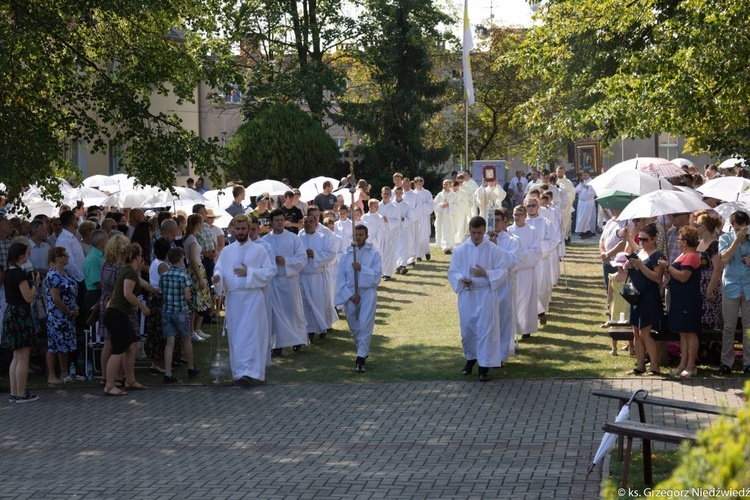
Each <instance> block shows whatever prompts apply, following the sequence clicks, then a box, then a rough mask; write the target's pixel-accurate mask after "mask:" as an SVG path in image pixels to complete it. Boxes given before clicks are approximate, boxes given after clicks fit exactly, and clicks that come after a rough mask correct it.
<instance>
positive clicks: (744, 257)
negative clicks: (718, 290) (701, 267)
mask: <svg viewBox="0 0 750 500" xmlns="http://www.w3.org/2000/svg"><path fill="white" fill-rule="evenodd" d="M729 223H730V224H731V225H732V231H729V232H728V233H725V234H722V235H721V237H720V238H719V254H720V255H721V261H722V262H723V263H724V273H723V275H722V284H723V286H724V290H723V293H722V297H721V314H722V316H723V318H724V332H723V336H722V341H721V365H720V366H719V375H729V374H731V373H732V365H733V364H734V331H735V328H736V326H737V315H738V314H739V312H740V311H742V328H743V330H744V332H745V333H744V336H743V339H742V366H743V367H744V372H745V374H750V335H748V333H747V332H748V328H750V241H748V224H750V216H748V215H747V214H746V213H745V212H742V211H739V210H738V211H737V212H734V213H733V214H732V215H731V217H730V218H729Z"/></svg>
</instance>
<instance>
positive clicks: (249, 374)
mask: <svg viewBox="0 0 750 500" xmlns="http://www.w3.org/2000/svg"><path fill="white" fill-rule="evenodd" d="M233 226H234V232H235V237H236V238H237V240H236V241H235V242H234V243H232V244H230V245H227V246H226V247H225V248H224V250H223V251H222V252H221V255H220V256H219V260H218V261H217V262H216V267H215V268H214V275H213V278H212V281H213V283H214V284H215V285H216V288H217V290H221V291H222V292H223V294H224V295H225V300H224V304H225V306H224V307H225V309H226V327H227V338H228V339H229V363H230V365H231V368H232V378H233V379H234V380H236V381H238V382H239V383H240V384H242V385H250V384H251V383H252V381H253V379H255V380H259V381H263V380H265V378H266V357H267V350H268V345H269V341H268V332H269V326H268V314H267V311H266V301H265V298H264V296H263V288H264V287H266V286H268V284H269V283H270V282H271V280H272V279H273V277H274V275H275V274H276V268H275V266H274V265H273V263H272V262H271V259H270V258H269V257H268V252H267V251H266V250H265V249H264V248H263V247H262V246H260V245H257V244H255V243H253V242H251V241H249V240H248V227H249V220H248V217H247V216H246V215H238V216H236V217H235V218H234V220H233ZM248 325H253V328H249V327H248Z"/></svg>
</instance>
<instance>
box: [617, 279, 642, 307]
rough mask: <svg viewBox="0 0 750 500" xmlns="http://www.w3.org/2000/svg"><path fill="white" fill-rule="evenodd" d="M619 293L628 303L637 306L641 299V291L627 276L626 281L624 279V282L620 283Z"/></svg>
mask: <svg viewBox="0 0 750 500" xmlns="http://www.w3.org/2000/svg"><path fill="white" fill-rule="evenodd" d="M620 295H622V298H624V299H625V300H627V301H628V304H630V305H631V306H637V305H638V301H640V300H641V292H639V291H638V289H637V288H636V287H635V285H634V284H633V282H632V281H631V280H630V278H628V281H626V282H625V284H624V285H622V290H620Z"/></svg>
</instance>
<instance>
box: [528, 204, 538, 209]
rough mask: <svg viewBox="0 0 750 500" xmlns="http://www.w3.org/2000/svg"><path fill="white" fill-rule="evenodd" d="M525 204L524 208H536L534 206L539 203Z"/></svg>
mask: <svg viewBox="0 0 750 500" xmlns="http://www.w3.org/2000/svg"><path fill="white" fill-rule="evenodd" d="M525 206H526V208H536V207H538V206H539V205H537V204H534V205H525Z"/></svg>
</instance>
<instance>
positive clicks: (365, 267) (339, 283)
mask: <svg viewBox="0 0 750 500" xmlns="http://www.w3.org/2000/svg"><path fill="white" fill-rule="evenodd" d="M354 245H356V248H357V255H356V260H355V258H354ZM382 274H383V261H382V259H381V257H380V253H379V252H378V251H377V250H376V249H375V248H373V246H372V245H371V244H369V243H367V226H365V225H364V224H359V225H357V226H356V227H355V228H354V243H353V245H352V246H350V247H349V248H348V249H347V251H346V253H345V254H344V255H343V256H342V257H341V260H340V261H339V274H338V277H337V279H336V305H337V306H343V308H344V314H346V322H347V323H348V324H349V330H350V331H351V332H352V337H353V338H354V347H355V348H356V349H357V359H356V360H355V362H354V369H355V370H356V371H357V373H364V371H365V360H366V359H367V356H368V355H369V354H370V340H371V339H372V331H373V329H374V328H375V309H376V308H377V305H378V295H377V289H378V284H380V277H381V276H382ZM355 275H356V284H357V287H356V289H355Z"/></svg>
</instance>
